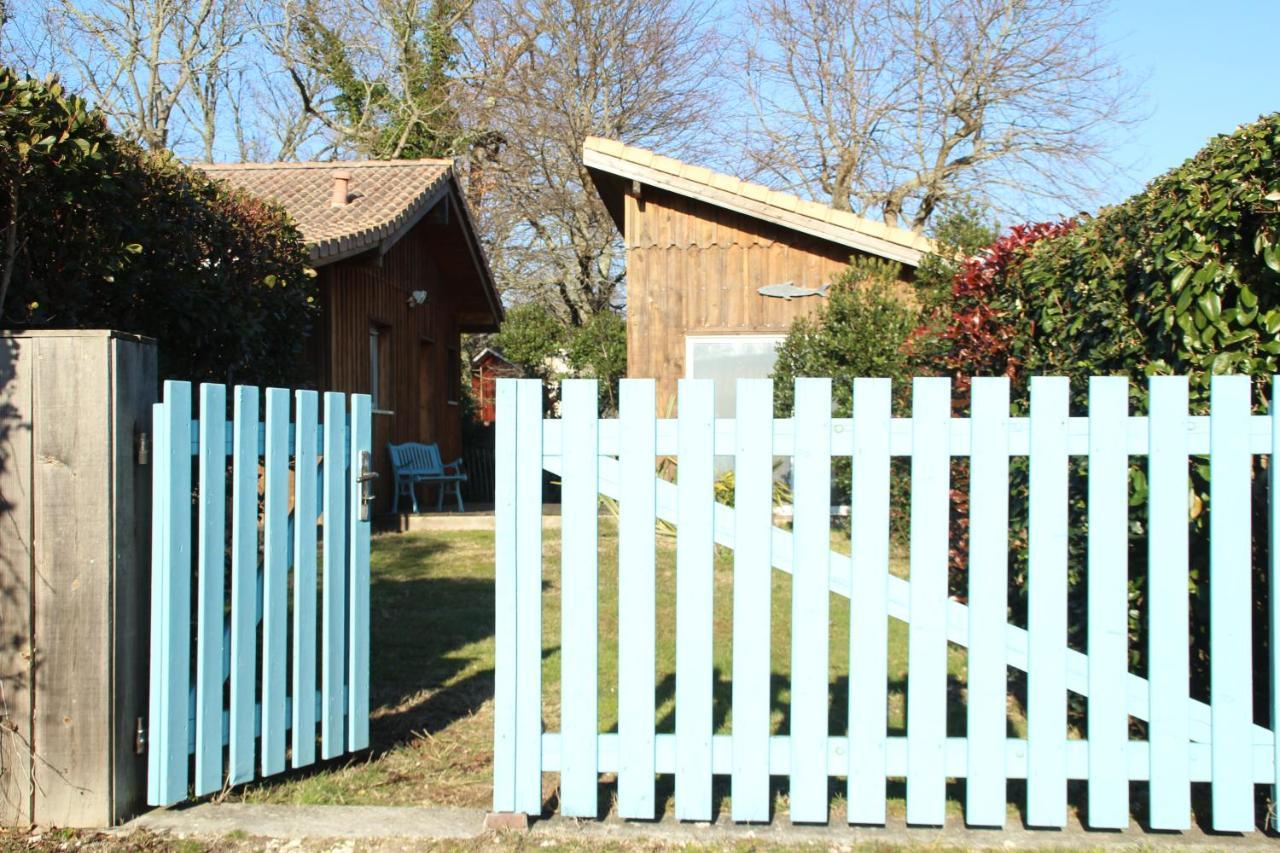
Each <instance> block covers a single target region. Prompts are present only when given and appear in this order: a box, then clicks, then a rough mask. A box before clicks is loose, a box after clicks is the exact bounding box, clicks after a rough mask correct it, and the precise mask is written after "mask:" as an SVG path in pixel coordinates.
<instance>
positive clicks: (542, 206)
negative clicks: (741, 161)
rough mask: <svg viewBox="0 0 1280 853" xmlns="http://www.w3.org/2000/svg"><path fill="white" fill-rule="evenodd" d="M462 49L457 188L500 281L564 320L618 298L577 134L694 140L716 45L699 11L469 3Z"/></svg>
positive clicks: (612, 3) (703, 120)
mask: <svg viewBox="0 0 1280 853" xmlns="http://www.w3.org/2000/svg"><path fill="white" fill-rule="evenodd" d="M466 46H467V52H466V56H467V61H466V63H465V65H464V69H463V74H462V79H463V80H464V81H465V83H466V85H467V86H468V87H469V89H468V97H467V98H465V99H464V110H465V117H466V119H467V121H468V124H469V126H470V127H471V128H472V130H473V132H472V135H471V137H470V141H471V152H472V154H471V166H472V168H471V172H470V174H471V176H472V179H471V184H470V187H469V194H470V197H471V198H472V200H473V202H474V203H475V204H476V206H477V207H478V208H479V212H480V216H481V219H482V222H483V225H484V230H485V231H486V232H487V234H488V235H489V239H490V240H491V242H492V244H493V251H492V253H491V254H492V255H493V257H494V259H495V264H496V267H497V274H498V277H499V279H500V283H501V284H502V285H503V286H504V287H505V288H507V289H511V290H514V291H517V292H519V294H520V295H521V296H522V297H524V298H533V299H537V300H539V301H541V302H543V303H544V304H546V305H548V306H549V307H551V308H552V309H553V310H555V311H556V312H557V314H559V315H560V316H562V317H564V318H565V319H566V320H568V321H569V322H571V323H573V324H575V325H577V324H580V323H583V322H584V321H585V320H586V319H587V318H589V317H590V316H591V315H593V314H595V313H597V312H600V311H604V310H608V309H610V308H611V307H614V308H616V307H618V302H619V301H620V299H621V286H622V281H623V264H622V254H621V246H620V242H619V240H618V237H617V232H616V228H615V226H614V225H613V223H612V221H611V220H610V219H609V216H608V213H607V212H606V211H605V209H604V206H603V205H602V204H601V202H600V200H599V198H598V197H597V195H596V192H595V190H594V188H593V187H592V185H591V182H590V178H589V176H588V174H587V171H586V168H585V167H584V166H583V164H582V144H583V141H584V140H585V139H586V138H587V137H588V136H592V135H600V136H607V137H612V138H614V139H620V140H623V141H626V142H629V143H634V144H640V145H649V146H653V147H658V148H661V149H662V150H663V151H665V152H671V153H680V152H687V151H689V150H690V149H691V147H693V146H696V145H697V143H698V142H699V140H700V137H699V133H700V132H701V131H702V130H704V129H705V128H706V126H707V117H708V115H709V114H710V113H711V109H712V107H711V105H712V104H713V103H714V99H713V98H712V97H711V93H710V91H709V88H710V87H709V86H708V85H707V77H708V72H709V71H710V70H711V69H712V68H713V67H714V65H715V62H716V58H717V50H718V45H717V42H716V40H715V37H714V35H713V33H712V31H711V28H710V27H709V21H708V19H707V18H706V13H705V12H704V11H701V9H700V8H699V6H698V5H696V4H694V3H690V2H685V0H519V2H502V1H501V0H480V2H478V4H477V6H476V8H475V10H474V14H473V16H472V18H471V21H470V27H469V33H468V39H467V43H466Z"/></svg>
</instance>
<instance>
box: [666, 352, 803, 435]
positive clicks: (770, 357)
mask: <svg viewBox="0 0 1280 853" xmlns="http://www.w3.org/2000/svg"><path fill="white" fill-rule="evenodd" d="M785 338H786V335H751V334H743V335H735V334H724V335H686V336H685V339H684V375H685V378H686V379H714V380H715V383H716V402H715V410H716V417H717V418H731V417H733V416H734V408H735V406H736V404H737V399H738V386H737V380H739V379H768V378H769V376H770V375H771V374H772V373H773V365H774V363H775V362H776V361H777V360H778V345H779V344H781V343H782V341H783V340H784V339H785Z"/></svg>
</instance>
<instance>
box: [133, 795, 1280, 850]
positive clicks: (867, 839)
mask: <svg viewBox="0 0 1280 853" xmlns="http://www.w3.org/2000/svg"><path fill="white" fill-rule="evenodd" d="M483 821H484V812H483V811H481V810H479V809H462V808H413V807H399V806H278V805H249V804H244V803H227V804H222V805H215V804H212V803H202V804H199V805H195V806H190V807H187V808H178V809H158V810H156V811H153V812H151V813H149V814H147V815H144V816H142V817H140V818H138V819H136V820H134V821H132V822H131V823H128V824H126V825H124V826H123V827H120V828H119V829H118V830H117V831H118V832H121V833H125V834H127V833H130V832H133V831H136V830H144V831H147V832H153V833H169V834H172V835H174V836H180V837H186V838H199V839H214V838H218V837H220V836H226V835H228V834H232V833H234V834H235V835H236V836H240V837H244V836H249V837H252V838H262V839H275V840H290V841H293V840H301V841H321V840H335V841H336V840H345V839H360V840H364V841H410V842H411V841H428V840H430V841H466V840H479V839H488V840H490V841H498V840H499V839H498V837H497V836H496V835H495V834H493V833H488V832H486V831H485V830H484V828H483V825H482V824H483ZM520 839H527V840H528V841H532V842H535V843H541V842H544V841H545V842H556V841H563V842H576V843H578V844H583V845H591V844H594V843H606V844H613V845H624V846H630V845H635V846H638V847H644V846H649V845H654V844H661V845H686V844H692V845H698V844H705V845H741V844H744V843H746V844H750V843H756V844H765V845H793V844H814V845H822V846H824V847H828V848H830V847H852V846H855V845H880V846H895V847H896V846H907V847H915V846H919V847H933V848H937V847H953V848H968V849H991V850H1011V849H1015V850H1022V849H1025V850H1049V849H1058V850H1061V849H1090V850H1124V849H1142V850H1169V851H1171V850H1224V849H1225V850H1242V851H1243V850H1270V851H1274V850H1277V849H1280V845H1278V844H1277V841H1276V839H1274V838H1268V837H1267V836H1264V835H1262V834H1260V833H1255V834H1252V835H1246V836H1238V835H1208V834H1205V833H1204V832H1201V831H1200V830H1192V831H1190V832H1186V833H1149V832H1143V831H1142V830H1141V829H1139V828H1138V827H1137V826H1136V825H1135V826H1131V827H1130V828H1129V829H1128V830H1126V831H1124V832H1089V831H1087V830H1085V829H1083V828H1082V827H1080V826H1079V824H1074V825H1072V826H1070V827H1068V828H1067V829H1065V830H1062V831H1039V830H1027V829H1023V828H1020V827H1018V828H1010V829H1007V830H1003V831H1000V830H979V829H967V828H965V827H964V826H962V825H959V824H957V825H955V826H948V827H945V828H942V829H921V828H915V827H912V828H908V827H906V826H905V825H904V824H903V823H902V822H901V821H898V822H896V823H891V824H890V825H889V826H887V827H884V828H869V827H846V826H841V825H832V826H792V825H791V824H789V823H787V822H786V821H775V822H774V823H773V824H770V825H767V826H765V825H756V826H750V825H746V826H744V825H738V824H733V823H730V822H728V821H727V820H724V821H721V822H718V823H716V824H689V823H679V822H677V821H674V820H670V819H664V820H660V821H653V822H641V821H619V820H608V821H577V820H573V819H570V818H562V817H554V818H551V819H549V820H539V821H537V822H535V823H534V824H533V825H532V826H531V828H530V829H529V830H528V832H527V834H526V833H518V834H515V833H513V834H512V835H511V836H510V840H511V841H513V842H515V841H518V840H520Z"/></svg>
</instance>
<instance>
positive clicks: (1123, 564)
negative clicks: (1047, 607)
mask: <svg viewBox="0 0 1280 853" xmlns="http://www.w3.org/2000/svg"><path fill="white" fill-rule="evenodd" d="M1128 416H1129V381H1128V379H1126V378H1124V377H1122V376H1094V377H1092V378H1091V379H1090V380H1089V498H1088V506H1089V534H1088V536H1089V544H1088V549H1089V550H1088V555H1089V557H1088V559H1089V566H1088V613H1089V620H1088V649H1089V717H1088V726H1089V730H1088V738H1089V825H1090V826H1091V827H1095V828H1109V829H1123V828H1125V827H1127V826H1128V825H1129V773H1128V768H1127V767H1126V748H1127V744H1128V741H1129V715H1128V713H1127V712H1126V711H1125V695H1124V681H1125V676H1126V675H1128V672H1129V642H1128V641H1129V572H1128V566H1129V457H1128V455H1127V454H1126V452H1125V446H1124V434H1125V421H1126V419H1127V418H1128Z"/></svg>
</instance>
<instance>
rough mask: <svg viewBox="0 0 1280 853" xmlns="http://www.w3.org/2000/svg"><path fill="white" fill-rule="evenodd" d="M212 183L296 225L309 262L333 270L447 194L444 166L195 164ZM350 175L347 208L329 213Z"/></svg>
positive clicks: (445, 163)
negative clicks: (277, 209) (268, 202)
mask: <svg viewBox="0 0 1280 853" xmlns="http://www.w3.org/2000/svg"><path fill="white" fill-rule="evenodd" d="M198 168H200V169H202V170H204V172H205V173H206V174H208V175H209V176H210V177H212V178H218V179H221V180H225V181H227V182H228V183H231V184H233V185H235V186H237V187H240V188H242V189H244V190H247V191H248V192H250V193H252V194H253V195H256V196H260V197H263V198H270V199H274V200H276V201H277V202H279V203H280V204H281V205H283V206H284V208H285V210H287V211H288V212H289V215H290V216H292V217H293V219H294V221H295V222H297V224H298V228H299V229H300V230H301V231H302V236H303V238H304V239H305V240H306V241H307V247H308V249H310V252H311V262H312V263H314V264H318V265H323V264H327V263H332V262H333V261H336V260H339V259H340V258H344V257H348V256H350V255H353V254H356V253H357V252H362V251H365V250H367V249H370V248H373V247H374V246H376V245H378V244H379V243H380V242H381V241H383V240H385V239H386V238H388V237H392V236H393V235H395V236H398V232H400V231H401V229H403V228H404V227H405V226H406V225H408V224H411V223H412V222H414V221H415V220H416V219H417V218H418V216H419V215H420V214H421V213H423V212H425V210H426V209H429V208H430V207H432V206H433V205H434V204H435V203H436V202H437V201H438V200H439V199H440V198H442V197H443V195H444V194H445V193H446V192H448V189H449V182H450V178H451V175H452V168H453V163H452V161H450V160H366V161H355V162H330V163H237V164H231V165H224V164H208V163H204V164H198ZM339 172H346V173H348V174H349V175H350V181H349V183H348V196H347V198H348V201H347V204H345V205H343V206H341V207H334V206H333V205H332V197H333V184H334V178H335V175H336V174H337V173H339Z"/></svg>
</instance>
